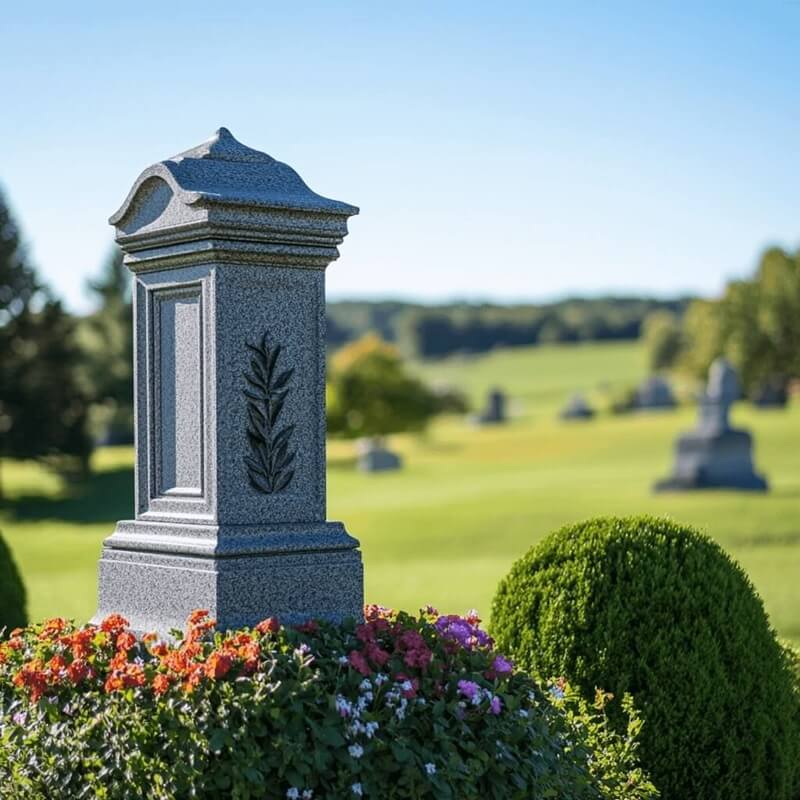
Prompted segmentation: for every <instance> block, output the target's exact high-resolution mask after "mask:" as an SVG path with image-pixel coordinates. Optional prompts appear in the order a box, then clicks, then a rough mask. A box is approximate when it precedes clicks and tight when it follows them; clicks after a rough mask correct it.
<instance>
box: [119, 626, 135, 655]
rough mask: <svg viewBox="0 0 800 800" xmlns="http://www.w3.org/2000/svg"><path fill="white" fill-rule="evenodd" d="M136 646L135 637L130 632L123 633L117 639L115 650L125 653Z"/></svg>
mask: <svg viewBox="0 0 800 800" xmlns="http://www.w3.org/2000/svg"><path fill="white" fill-rule="evenodd" d="M135 644H136V637H135V636H134V635H133V634H132V633H131V632H130V631H123V632H122V633H121V634H120V635H119V636H118V637H117V650H118V651H120V652H121V651H122V650H124V651H125V652H127V651H128V650H130V649H131V648H132V647H133V646H134V645H135Z"/></svg>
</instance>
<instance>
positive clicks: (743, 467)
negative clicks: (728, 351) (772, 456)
mask: <svg viewBox="0 0 800 800" xmlns="http://www.w3.org/2000/svg"><path fill="white" fill-rule="evenodd" d="M740 396H741V388H740V386H739V380H738V377H737V375H736V370H735V369H734V368H733V367H732V366H731V364H730V363H729V362H728V361H727V360H726V359H724V358H719V359H717V360H716V361H715V362H714V363H713V364H712V365H711V369H710V370H709V376H708V386H707V389H706V391H705V393H704V394H703V396H702V397H701V399H700V419H699V421H698V424H697V427H696V428H695V429H694V430H693V431H690V432H688V433H684V434H682V435H681V436H680V437H679V438H678V441H677V444H676V447H675V466H674V468H673V473H672V475H671V476H670V477H669V478H667V479H666V480H663V481H660V482H659V483H657V484H656V486H655V490H656V491H670V490H685V489H712V488H731V489H750V490H755V491H765V490H766V489H767V482H766V480H765V479H764V478H763V477H761V476H760V475H758V474H756V472H755V471H754V469H753V455H752V451H753V442H752V438H751V436H750V434H749V433H748V432H747V431H743V430H737V429H735V428H732V427H731V425H730V420H729V412H730V407H731V405H732V404H733V403H734V402H736V400H738V399H739V397H740Z"/></svg>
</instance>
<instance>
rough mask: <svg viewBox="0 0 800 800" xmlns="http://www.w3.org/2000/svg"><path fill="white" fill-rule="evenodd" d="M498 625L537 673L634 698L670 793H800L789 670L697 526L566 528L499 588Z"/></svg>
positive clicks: (735, 576) (744, 798)
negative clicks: (559, 677)
mask: <svg viewBox="0 0 800 800" xmlns="http://www.w3.org/2000/svg"><path fill="white" fill-rule="evenodd" d="M492 628H493V633H494V635H495V636H496V638H497V643H498V646H499V647H500V648H501V649H504V650H505V651H506V652H509V653H510V654H511V655H512V656H513V657H515V658H516V659H517V661H518V663H519V664H520V666H522V667H523V668H525V669H528V670H531V671H532V672H533V673H535V674H539V675H545V676H546V675H554V674H555V675H561V674H563V675H566V676H567V677H568V678H569V679H570V680H571V681H573V682H574V683H575V684H576V685H578V686H580V687H581V688H582V689H583V690H584V692H585V693H586V695H587V696H591V695H592V694H593V693H594V691H595V687H602V688H603V689H605V690H608V691H610V692H613V693H614V695H616V696H617V697H621V696H623V695H624V694H626V693H630V694H631V695H632V696H633V698H634V701H635V702H636V705H637V708H639V709H640V710H641V712H642V716H643V718H644V723H645V724H644V729H643V733H642V749H641V756H642V763H643V765H644V766H645V768H646V769H648V770H649V772H650V774H651V776H652V778H653V781H654V783H655V784H656V786H657V787H658V788H659V790H660V791H661V792H662V793H663V795H664V797H668V798H687V800H688V799H689V798H697V799H698V800H700V798H702V800H713V799H714V798H719V800H723V799H724V800H737V799H741V800H754V798H765V799H766V798H769V799H770V800H780V799H781V798H786V799H787V800H789V799H790V798H793V797H794V795H793V794H792V791H793V789H794V788H795V785H796V784H795V780H796V778H797V777H798V775H797V765H798V757H800V751H799V750H798V744H799V743H800V731H799V730H798V728H797V701H796V698H795V696H794V695H793V691H792V683H791V675H790V672H789V670H788V668H787V665H786V661H785V659H784V657H783V654H782V652H781V649H780V647H779V645H778V643H777V641H776V639H775V636H774V634H773V632H772V630H771V629H770V627H769V623H768V621H767V617H766V614H765V613H764V609H763V607H762V604H761V601H760V599H759V598H758V596H757V595H756V593H755V591H754V590H753V587H752V586H751V584H750V582H749V580H748V579H747V577H746V576H745V574H744V573H743V572H742V570H741V569H740V568H739V567H738V565H737V564H736V563H735V562H733V561H732V560H731V559H730V558H729V557H728V556H727V555H726V554H725V553H724V551H723V550H722V549H721V548H720V547H719V546H718V545H717V544H715V543H714V542H712V541H711V540H709V539H708V538H706V537H704V536H702V535H701V534H699V533H697V532H696V531H695V530H693V529H691V528H687V527H684V526H680V525H677V524H675V523H672V522H670V521H668V520H664V519H655V518H651V517H638V518H599V519H594V520H589V521H587V522H583V523H580V524H578V525H572V526H568V527H566V528H562V529H561V530H559V531H556V532H555V533H553V534H551V535H550V536H548V537H547V538H545V539H544V540H543V541H542V542H541V543H540V544H539V545H537V546H536V547H534V548H532V549H531V550H530V551H529V552H528V553H527V554H526V555H525V556H524V557H523V558H521V559H520V560H519V561H517V562H516V563H515V564H514V566H513V568H512V570H511V572H510V573H509V575H508V576H507V577H506V578H505V579H504V580H503V581H502V582H501V584H500V586H499V588H498V591H497V595H496V597H495V601H494V607H493V616H492Z"/></svg>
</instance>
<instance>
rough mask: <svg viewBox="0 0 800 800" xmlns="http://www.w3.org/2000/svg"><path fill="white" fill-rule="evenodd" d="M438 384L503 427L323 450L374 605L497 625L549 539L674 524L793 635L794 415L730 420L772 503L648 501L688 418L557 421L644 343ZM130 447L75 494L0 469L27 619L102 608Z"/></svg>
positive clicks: (799, 597)
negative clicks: (607, 527) (514, 568)
mask: <svg viewBox="0 0 800 800" xmlns="http://www.w3.org/2000/svg"><path fill="white" fill-rule="evenodd" d="M418 370H419V371H420V373H421V374H423V375H425V377H427V378H428V379H430V380H432V381H443V382H447V383H450V384H453V385H458V386H461V387H462V388H463V389H464V390H465V391H466V392H467V393H468V394H469V395H470V397H471V398H472V400H473V401H474V402H475V403H476V404H477V403H479V402H480V400H481V399H482V397H483V395H484V394H485V392H486V391H487V389H488V388H489V387H492V386H498V387H502V388H503V389H504V390H505V391H506V392H507V393H508V395H509V397H510V401H511V411H512V414H513V419H512V420H511V422H510V423H509V424H508V425H505V426H498V427H487V428H475V427H473V426H471V425H470V424H469V422H468V421H466V420H463V419H456V418H447V419H441V420H438V421H437V422H436V423H435V424H434V425H433V426H432V427H431V428H430V430H429V431H428V433H427V434H425V435H424V436H421V437H417V436H413V437H412V436H397V437H393V439H392V446H393V447H394V448H395V449H397V450H398V451H400V452H401V453H402V455H403V457H404V459H405V462H406V466H405V469H403V470H402V471H401V472H396V473H386V474H378V475H362V474H360V473H359V472H357V471H356V469H355V453H354V448H353V445H352V444H351V443H347V442H331V443H330V445H329V449H328V459H329V469H328V516H329V517H330V518H331V519H339V520H343V521H344V522H345V523H346V525H347V527H348V529H349V530H350V531H351V533H353V535H355V536H356V537H358V538H359V539H360V540H361V543H362V548H363V554H364V562H365V567H366V592H367V600H368V601H370V602H379V603H383V604H385V605H390V606H394V607H403V608H407V609H416V608H418V607H419V606H421V605H425V604H427V603H432V604H434V605H436V606H438V607H439V608H440V610H442V611H463V610H465V609H467V608H472V607H475V608H477V609H478V610H479V611H480V612H482V613H483V614H484V615H485V616H487V617H488V614H489V610H490V605H491V598H492V595H493V592H494V588H495V586H496V584H497V581H498V580H499V579H500V578H501V577H502V576H503V575H504V574H505V573H506V571H507V570H508V568H509V567H510V565H511V563H512V562H513V561H514V559H516V558H517V557H519V556H520V555H522V554H523V553H524V552H525V551H526V550H527V549H528V548H529V547H530V546H531V545H533V544H535V543H536V542H537V541H538V540H539V539H540V538H541V537H542V536H544V535H545V534H546V533H548V532H549V531H550V530H552V529H554V528H556V527H559V526H561V525H563V524H565V523H569V522H573V521H577V520H580V519H584V518H586V517H590V516H594V515H599V514H639V513H650V514H657V515H666V516H669V517H672V518H674V519H676V520H679V521H683V522H688V523H691V524H693V525H696V526H698V527H700V528H701V529H703V530H704V531H706V532H707V533H708V534H709V535H711V536H712V537H714V538H715V539H716V540H717V541H718V542H719V543H720V544H721V545H722V546H723V547H724V548H725V549H726V550H727V551H728V552H729V553H731V554H732V555H733V556H734V557H735V558H736V559H738V560H739V562H740V563H741V564H742V565H743V566H744V568H745V569H746V571H747V572H748V573H749V575H750V577H751V579H752V581H753V583H754V584H755V586H756V588H757V589H758V591H759V592H760V594H761V596H762V597H763V598H764V601H765V604H766V606H767V610H768V611H769V613H770V615H771V618H772V622H773V624H774V625H775V627H776V628H777V629H778V631H779V632H780V634H781V635H783V636H785V637H787V638H791V639H794V640H795V641H800V404H798V403H795V405H794V406H793V407H792V408H790V409H789V410H787V411H757V410H755V409H752V408H750V407H749V406H747V405H746V404H744V403H740V404H738V405H737V407H736V408H735V409H734V411H733V420H734V422H735V423H736V424H737V425H741V426H745V427H747V428H749V429H751V430H752V431H753V433H754V436H755V442H756V449H755V457H756V463H757V467H758V469H759V470H760V471H762V472H763V473H765V474H766V475H767V476H768V478H769V480H770V484H771V491H770V492H769V493H768V494H766V495H754V494H747V493H740V492H727V491H714V492H701V493H685V494H664V495H654V494H653V493H652V492H651V485H652V483H653V482H654V481H655V480H656V479H658V478H660V477H663V476H664V475H666V474H667V473H668V471H669V469H670V465H671V461H672V443H673V439H674V437H675V435H676V434H677V433H678V432H680V431H681V430H684V429H687V428H689V427H691V426H692V425H693V424H694V420H695V415H696V411H695V408H694V407H693V406H689V405H687V406H685V407H682V408H680V409H679V410H677V411H674V412H656V413H649V414H634V415H627V416H622V417H614V416H611V415H609V414H607V413H604V414H601V415H600V416H599V417H598V418H597V419H595V420H593V421H590V422H573V423H564V422H561V421H559V420H558V419H557V412H558V409H559V407H560V405H561V404H562V403H563V402H564V401H565V400H566V398H567V397H568V396H569V395H570V394H571V393H572V392H573V391H576V390H581V391H585V392H586V393H587V394H588V395H589V397H590V399H591V400H592V401H594V402H596V403H597V404H599V405H603V404H605V403H607V400H608V397H609V393H610V392H611V391H613V390H614V389H618V388H622V387H624V386H626V385H630V384H633V383H634V382H636V381H637V380H639V379H641V378H642V377H643V376H644V375H645V366H644V358H643V353H642V351H641V349H640V347H639V346H638V345H636V344H627V343H626V344H604V345H598V344H593V345H576V346H560V347H559V346H553V347H542V348H531V349H518V350H507V351H502V352H496V353H492V354H489V355H486V356H483V357H480V358H472V359H450V360H448V361H446V362H443V363H438V364H426V365H420V366H419V367H418ZM132 458H133V455H132V450H131V449H130V448H106V449H103V450H100V451H98V453H97V454H96V456H95V468H96V475H95V477H94V478H93V479H92V481H91V483H90V484H89V485H88V486H87V487H85V488H84V489H83V490H81V491H80V492H75V491H73V492H72V493H68V492H66V491H65V490H64V488H63V487H62V486H61V485H60V483H59V481H58V480H57V479H56V478H55V477H54V476H52V475H49V474H48V473H46V472H45V471H43V470H42V469H41V468H40V467H39V466H37V465H35V464H32V463H13V462H4V463H3V465H2V471H3V475H2V480H3V484H4V489H5V492H6V495H7V498H8V499H7V500H6V502H5V504H4V505H2V506H0V529H2V531H3V534H4V535H5V537H6V539H7V541H8V542H9V544H10V546H11V547H12V549H13V551H14V553H15V556H16V558H17V560H18V563H19V564H20V567H21V569H22V572H23V575H24V578H25V581H26V584H27V586H28V590H29V594H30V600H29V605H30V613H31V616H32V617H33V618H41V617H44V616H48V615H54V614H60V615H67V616H73V617H76V618H78V619H80V620H84V619H86V618H88V617H89V616H90V615H91V613H92V612H93V610H94V598H95V590H96V574H95V573H96V561H97V557H98V555H99V551H100V543H101V541H102V539H103V538H104V537H105V536H107V535H108V534H109V533H110V532H111V531H112V529H113V525H114V522H115V520H116V519H118V518H130V516H131V509H132V502H133V501H132V495H133V474H132Z"/></svg>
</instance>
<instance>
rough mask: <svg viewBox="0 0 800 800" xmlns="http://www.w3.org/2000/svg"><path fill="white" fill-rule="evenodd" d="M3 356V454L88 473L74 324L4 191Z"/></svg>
mask: <svg viewBox="0 0 800 800" xmlns="http://www.w3.org/2000/svg"><path fill="white" fill-rule="evenodd" d="M0 354H2V357H0V457H3V456H12V457H15V458H41V457H46V458H48V459H50V460H51V461H53V462H54V463H56V464H57V465H58V466H68V467H69V468H70V469H73V468H74V467H75V466H77V469H78V471H80V472H81V473H85V472H86V471H87V469H88V459H89V455H90V452H91V442H90V440H89V437H88V435H87V430H86V428H87V425H86V423H87V416H88V400H87V396H86V392H85V391H84V389H83V387H82V386H81V384H80V380H79V377H78V372H79V367H80V364H81V361H82V354H81V351H80V349H79V348H78V346H77V343H76V340H75V326H74V322H73V320H72V319H71V318H70V317H69V315H67V314H66V312H65V311H64V310H63V309H62V308H61V305H60V303H58V302H56V301H54V300H53V299H52V298H50V297H49V295H48V293H47V292H46V291H45V290H43V289H42V288H41V287H40V286H39V284H38V282H37V280H36V276H35V273H34V271H33V269H32V268H31V266H30V265H29V263H28V262H27V259H26V254H25V250H24V248H23V246H22V243H21V239H20V234H19V230H18V228H17V226H16V224H15V223H14V220H13V219H12V217H11V214H10V212H9V209H8V207H7V206H6V204H5V201H4V199H3V197H2V195H0ZM65 457H66V458H67V459H69V462H70V463H69V464H68V465H65V463H64V458H65ZM0 488H1V486H0Z"/></svg>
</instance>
